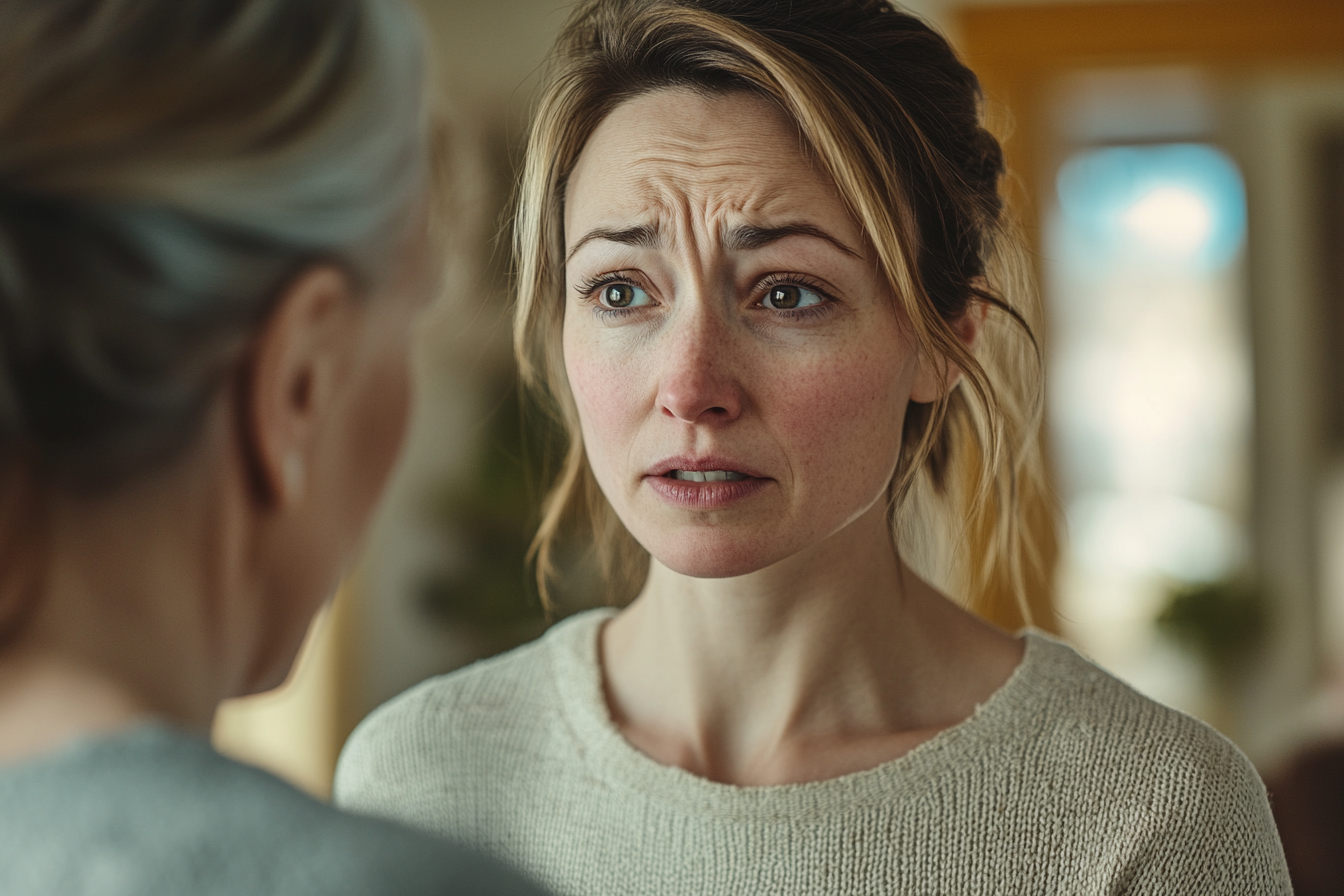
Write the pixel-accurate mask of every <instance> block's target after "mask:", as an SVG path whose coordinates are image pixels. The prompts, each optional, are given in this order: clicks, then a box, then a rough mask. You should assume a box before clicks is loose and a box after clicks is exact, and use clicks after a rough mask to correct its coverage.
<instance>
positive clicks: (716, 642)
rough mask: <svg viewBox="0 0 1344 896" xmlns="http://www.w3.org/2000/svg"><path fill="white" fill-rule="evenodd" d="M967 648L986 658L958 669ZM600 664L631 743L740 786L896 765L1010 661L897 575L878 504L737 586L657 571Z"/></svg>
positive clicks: (962, 617) (984, 690)
mask: <svg viewBox="0 0 1344 896" xmlns="http://www.w3.org/2000/svg"><path fill="white" fill-rule="evenodd" d="M1005 647H1006V648H1007V649H1006V650H1005V649H1004V648H1005ZM987 648H988V649H987ZM996 648H997V652H996V650H995V649H996ZM976 652H980V653H981V654H984V655H988V656H991V657H996V658H997V661H994V662H990V663H988V664H986V663H984V662H967V655H968V654H974V653H976ZM602 653H603V662H604V666H605V671H606V685H607V690H608V699H609V701H610V703H611V708H612V712H613V716H614V718H615V719H616V722H617V724H618V725H620V727H621V728H622V730H623V731H624V732H625V733H626V736H627V738H629V739H630V740H631V741H632V743H634V744H635V746H637V747H639V748H640V749H642V750H644V751H645V752H646V753H649V754H650V755H652V756H653V757H654V758H655V759H658V760H660V761H663V762H665V763H667V764H671V765H677V766H680V767H683V768H686V769H687V770H689V771H692V772H695V773H697V774H700V775H702V776H704V777H709V778H711V779H715V780H722V781H727V782H731V783H739V784H763V783H786V782H794V781H806V780H816V779H820V778H825V777H833V776H835V775H837V774H844V773H846V772H849V771H857V770H859V769H861V768H867V767H870V766H872V765H876V764H878V763H880V762H881V761H885V760H886V759H890V758H894V757H895V756H897V755H900V754H901V753H903V752H906V751H908V750H909V749H911V748H912V747H913V746H915V745H917V744H918V743H920V742H922V741H923V740H924V739H927V738H928V737H930V736H932V735H933V734H935V733H936V732H937V731H939V730H941V729H943V728H946V727H948V726H950V725H953V724H956V723H957V722H959V721H961V720H962V719H964V718H965V717H966V716H968V715H969V714H970V713H971V712H972V711H973V710H974V706H975V705H976V703H978V702H981V701H982V700H983V699H984V698H985V697H987V696H988V694H989V693H992V692H993V690H994V689H996V688H997V687H998V686H999V685H1000V684H1001V683H1002V681H1003V680H1004V679H1006V678H1007V675H1008V674H1010V673H1011V670H1012V668H1013V667H1014V666H1015V665H1016V661H1017V658H1018V656H1020V652H1019V648H1018V646H1017V643H1016V642H1015V641H1013V640H1012V639H1010V638H1008V637H1007V636H1006V635H1003V634H1002V633H1001V632H998V631H997V630H994V629H991V628H989V627H988V626H985V625H983V624H982V623H978V622H977V621H976V620H974V619H973V618H972V617H970V616H969V615H968V614H965V613H964V612H963V611H961V610H960V609H958V608H956V607H955V606H953V605H952V604H951V603H950V602H948V601H947V600H946V599H944V598H942V597H941V596H940V595H938V594H937V592H935V591H934V590H933V589H932V588H931V587H930V586H929V585H927V584H926V583H924V582H923V581H921V580H920V579H919V578H918V577H916V576H915V575H913V574H912V573H911V572H910V571H909V570H908V569H906V568H905V567H904V566H903V565H902V564H901V562H900V560H899V559H898V557H897V556H896V552H895V549H894V547H893V546H892V543H891V540H890V538H889V536H888V534H887V527H886V521H885V514H884V513H883V509H882V508H881V507H877V508H875V509H874V510H871V511H869V513H867V514H865V516H864V517H861V518H860V519H859V520H857V521H855V523H853V524H851V525H850V526H848V527H846V528H845V529H844V530H842V531H841V532H840V533H837V535H835V536H833V537H832V538H830V539H828V540H827V541H826V542H823V543H821V544H819V545H816V546H814V547H813V548H811V549H809V550H808V551H806V552H803V553H802V554H799V555H795V556H793V557H790V558H788V559H786V560H785V561H782V562H781V563H778V564H775V565H774V566H771V567H768V568H766V569H763V570H760V571H757V572H754V573H752V574H750V575H747V576H742V577H736V578H730V579H692V578H688V577H685V576H681V575H678V574H677V573H675V572H673V571H672V570H669V569H667V568H666V567H663V566H661V565H659V564H657V563H656V561H655V563H654V564H653V568H652V571H651V573H650V577H649V581H648V584H647V586H646V588H645V589H644V591H643V593H642V594H641V595H640V597H639V598H638V599H637V600H636V601H635V602H634V603H633V604H632V605H631V606H630V608H629V609H627V610H626V611H625V612H624V613H622V614H621V615H620V616H618V617H617V618H616V619H614V620H613V621H612V622H611V623H609V624H608V626H607V628H606V630H605V631H604V633H603V651H602Z"/></svg>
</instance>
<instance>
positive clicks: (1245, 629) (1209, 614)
mask: <svg viewBox="0 0 1344 896" xmlns="http://www.w3.org/2000/svg"><path fill="white" fill-rule="evenodd" d="M1268 616H1269V614H1268V612H1267V608H1266V604H1265V599H1264V595H1263V594H1262V592H1261V591H1260V589H1259V588H1257V587H1256V586H1255V585H1253V584H1252V583H1250V582H1249V581H1247V580H1245V579H1227V580H1223V581H1218V582H1201V583H1198V584H1192V585H1185V586H1182V587H1178V588H1175V589H1173V590H1172V592H1171V594H1170V597H1169V598H1168V600H1167V603H1166V606H1165V607H1164V608H1163V609H1162V612H1161V613H1160V614H1159V615H1158V617H1157V628H1158V630H1159V631H1161V632H1162V633H1164V634H1165V635H1167V636H1169V637H1170V638H1171V639H1172V640H1174V641H1176V642H1177V643H1179V644H1182V645H1184V646H1185V647H1187V648H1188V649H1189V650H1191V651H1192V652H1193V653H1195V654H1196V655H1197V656H1199V658H1200V659H1201V660H1203V661H1204V663H1205V664H1207V666H1208V668H1209V670H1210V671H1211V672H1213V674H1214V675H1215V676H1216V677H1218V678H1219V679H1222V680H1223V681H1227V680H1228V679H1230V678H1232V677H1235V676H1236V675H1237V674H1238V673H1239V672H1240V671H1241V669H1242V668H1243V667H1244V666H1245V664H1246V662H1247V660H1248V658H1249V656H1250V655H1251V653H1252V652H1253V651H1254V650H1255V648H1256V647H1257V646H1258V644H1259V642H1260V639H1261V638H1262V637H1263V635H1264V630H1265V625H1266V623H1267V621H1268Z"/></svg>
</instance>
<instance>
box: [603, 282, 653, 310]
mask: <svg viewBox="0 0 1344 896" xmlns="http://www.w3.org/2000/svg"><path fill="white" fill-rule="evenodd" d="M601 301H602V304H603V305H606V306H607V307H608V308H631V307H633V306H636V305H648V304H650V301H651V300H650V299H649V294H648V293H646V292H645V291H644V290H642V289H640V288H639V287H638V286H633V285H631V284H629V283H610V284H608V285H606V286H604V287H602V294H601Z"/></svg>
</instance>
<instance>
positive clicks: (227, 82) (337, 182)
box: [0, 0, 426, 484]
mask: <svg viewBox="0 0 1344 896" xmlns="http://www.w3.org/2000/svg"><path fill="white" fill-rule="evenodd" d="M420 40H421V38H420V33H419V28H418V27H417V23H416V21H415V19H414V17H413V15H412V14H411V13H410V11H409V10H408V9H406V8H405V7H404V6H403V5H402V4H401V3H399V2H397V0H5V2H4V3H3V4H0V463H7V462H9V461H11V460H14V459H17V458H23V459H24V460H25V462H26V463H27V464H29V465H31V466H35V467H37V468H39V469H41V470H42V471H43V472H44V475H46V476H47V477H51V478H55V479H58V480H61V481H65V482H70V483H80V484H99V483H108V482H115V481H118V480H120V479H123V478H125V477H127V476H130V475H133V474H135V473H136V472H137V471H140V470H143V469H145V468H147V467H150V466H153V465H154V464H156V463H159V462H161V461H162V460H164V459H165V458H167V457H170V456H171V455H172V454H173V453H174V452H176V451H177V450H179V449H180V448H181V447H182V446H183V445H184V444H185V443H186V442H187V441H189V440H190V438H191V436H192V434H193V433H194V431H195V428H196V424H197V422H198V420H199V419H200V415H201V412H202V411H203V409H204V408H205V407H206V406H207V405H208V403H209V400H210V398H211V397H212V396H213V395H214V394H215V392H216V388H217V386H218V384H219V383H220V381H221V379H222V377H223V376H225V375H226V373H227V371H228V370H229V369H230V368H231V365H232V364H233V363H234V362H235V361H236V359H237V357H238V356H239V355H240V353H241V352H243V351H244V350H245V348H246V345H247V343H248V341H249V338H250V336H251V334H252V332H253V331H254V329H255V328H256V326H257V325H258V323H259V322H260V321H261V320H262V318H263V317H264V316H265V314H266V312H267V311H268V310H269V307H270V304H271V300H272V299H273V298H274V297H275V296H276V295H277V293H278V292H279V291H280V290H281V289H282V287H283V286H284V284H285V283H286V282H287V281H288V279H289V278H291V277H293V276H294V275H295V274H296V273H297V272H298V271H299V270H300V269H302V268H303V267H304V266H306V265H309V264H312V263H314V262H316V261H319V260H321V261H328V262H331V263H335V264H338V265H341V266H343V267H344V268H346V269H347V270H348V271H349V272H350V274H351V276H352V277H353V278H355V280H356V281H357V282H360V281H364V280H367V279H370V278H373V279H376V278H377V277H379V276H380V275H381V273H382V266H383V263H384V260H385V259H386V258H388V257H389V256H390V255H391V252H390V251H389V250H390V248H391V247H392V246H393V245H394V244H395V243H396V242H397V241H398V240H399V239H401V238H402V232H403V231H402V225H401V222H402V221H403V220H404V218H405V213H406V211H407V209H408V207H409V206H410V205H411V203H412V202H414V201H416V200H417V199H418V198H419V194H420V193H421V191H422V188H423V185H424V183H425V180H424V178H425V173H426V172H425V158H426V153H425V145H424V143H425V127H424V112H423V106H424V103H423V89H422V86H423V85H422V73H421V57H422V53H421V47H420Z"/></svg>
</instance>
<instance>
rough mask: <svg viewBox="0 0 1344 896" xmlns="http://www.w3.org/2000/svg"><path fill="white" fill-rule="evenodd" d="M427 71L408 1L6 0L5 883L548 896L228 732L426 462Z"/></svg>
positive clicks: (1, 723) (0, 708) (0, 506)
mask: <svg viewBox="0 0 1344 896" xmlns="http://www.w3.org/2000/svg"><path fill="white" fill-rule="evenodd" d="M420 68H421V65H420V47H419V36H418V26H417V23H416V21H415V19H414V17H413V16H411V15H410V13H409V12H408V11H407V10H406V9H405V8H403V7H402V6H401V5H399V3H397V2H394V0H321V2H312V0H247V2H240V0H141V2H122V0H3V2H0V480H2V482H0V892H3V893H6V894H12V896H36V894H43V896H48V894H50V896H55V894H61V896H72V894H89V896H94V894H96V896H116V894H128V896H129V894H136V896H152V894H174V896H179V894H230V893H237V894H243V893H246V894H249V896H253V894H264V893H276V894H281V893H283V894H286V896H295V894H305V893H314V894H316V893H321V894H326V896H330V894H341V893H350V894H356V893H358V894H361V896H367V894H374V893H424V894H430V893H434V894H445V893H450V892H473V893H476V892H497V893H504V892H509V893H525V892H532V890H531V888H530V887H528V886H526V885H524V884H522V883H521V882H519V881H517V880H515V879H514V878H513V877H512V876H510V875H508V874H506V873H504V872H503V871H500V870H498V869H496V868H495V866H494V865H493V864H491V863H488V862H486V861H484V860H482V859H478V858H474V857H472V856H471V855H469V854H467V853H465V852H463V851H461V850H460V849H458V848H456V847H451V846H449V845H447V844H444V843H442V842H440V841H438V840H435V839H433V838H428V837H424V836H423V835H421V834H417V833H413V832H411V831H407V830H405V829H403V828H400V827H397V826H394V825H389V824H386V823H384V822H379V821H374V820H372V819H357V818H354V817H350V816H345V815H343V814H342V813H339V812H337V811H335V810H333V809H331V808H330V807H327V806H324V805H322V804H320V803H318V802H316V801H314V800H312V799H310V798H308V797H306V796H304V795H302V794H300V793H299V792H298V791H296V790H294V789H293V788H291V787H289V786H288V785H286V784H283V783H282V782H280V781H279V780H277V779H275V778H273V777H271V776H269V775H266V774H263V773H261V772H259V771H257V770H255V769H250V768H247V767H245V766H242V765H238V764H237V763H233V762H231V761H228V760H226V759H224V758H222V757H221V756H219V755H218V754H216V753H215V752H214V751H213V750H211V748H210V746H209V743H208V742H207V741H206V740H205V738H204V736H203V735H204V733H205V732H206V730H207V729H208V726H209V724H210V720H211V717H212V715H213V714H214V711H215V706H216V704H217V703H218V702H219V701H220V700H222V699H224V698H226V697H231V696H235V695H239V694H247V693H251V692H254V691H258V690H263V689H265V688H269V687H272V686H274V685H276V684H277V683H279V682H280V681H281V680H282V679H283V678H284V676H285V674H286V672H287V670H288V669H289V667H290V664H291V663H292V662H293V659H294V655H295V652H296V650H297V649H298V645H299V643H300V640H301V639H302V637H303V634H304V630H305V629H306V627H307V625H308V623H309V621H310V619H311V618H312V616H313V613H314V612H315V611H316V610H317V608H318V606H319V605H320V604H321V602H322V600H323V599H324V598H325V597H326V596H327V595H329V594H330V593H331V592H332V589H333V586H334V584H335V582H336V580H337V578H338V576H339V575H340V573H341V569H342V567H343V566H344V564H345V563H346V561H347V559H348V558H349V556H350V554H351V551H352V550H353V549H354V548H355V546H356V544H357V543H358V541H359V539H360V534H361V531H362V530H363V528H364V526H365V524H366V522H367V520H368V518H369V513H370V510H371V508H372V506H373V503H374V500H375V499H376V498H377V496H378V494H379V492H380V491H381V488H382V486H383V482H384V480H385V478H386V477H387V474H388V471H389V468H390V467H391V465H392V462H393V460H394V458H395V457H396V454H397V450H398V446H399V443H400V441H401V432H402V429H403V424H404V422H405V416H406V407H407V397H408V374H407V362H406V356H407V348H408V340H409V333H410V324H411V321H412V319H413V318H414V317H415V314H416V311H417V309H418V307H419V306H420V305H421V304H423V297H424V296H425V295H426V294H427V291H428V289H429V286H430V280H431V278H429V277H428V276H427V274H428V268H427V266H426V265H425V263H424V262H423V261H422V260H421V259H422V255H423V254H424V249H425V239H426V224H427V217H426V207H425V202H424V198H423V197H424V195H425V193H426V192H427V190H426V187H427V183H428V182H427V174H428V170H427V169H428V165H427V155H428V154H427V141H426V129H425V122H424V119H425V114H424V113H425V109H424V103H423V99H422V94H423V91H422V89H421V73H420Z"/></svg>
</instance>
